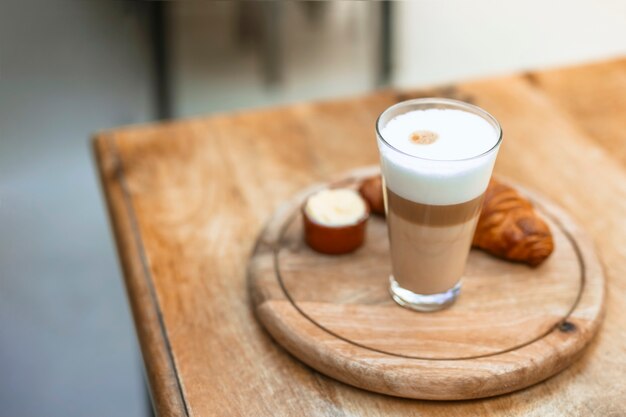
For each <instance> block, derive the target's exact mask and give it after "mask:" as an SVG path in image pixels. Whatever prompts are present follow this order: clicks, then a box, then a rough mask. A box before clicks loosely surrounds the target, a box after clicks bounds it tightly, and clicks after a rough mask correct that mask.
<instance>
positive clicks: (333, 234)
mask: <svg viewBox="0 0 626 417" xmlns="http://www.w3.org/2000/svg"><path fill="white" fill-rule="evenodd" d="M366 206H367V205H366ZM305 208H306V203H305V204H304V205H303V206H302V219H303V223H304V240H305V241H306V243H307V245H309V246H310V247H311V249H313V250H315V251H317V252H320V253H324V254H327V255H342V254H345V253H350V252H354V251H355V250H357V249H358V248H359V247H361V246H362V245H363V242H364V241H365V230H366V225H367V219H368V217H369V209H366V212H365V214H364V215H363V216H362V217H361V218H360V219H359V220H358V221H357V222H356V223H352V224H348V225H340V226H330V225H326V224H322V223H319V222H317V221H315V219H312V218H310V217H309V215H308V214H307V212H306V210H305Z"/></svg>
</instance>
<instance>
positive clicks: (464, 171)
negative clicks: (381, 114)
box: [379, 109, 499, 205]
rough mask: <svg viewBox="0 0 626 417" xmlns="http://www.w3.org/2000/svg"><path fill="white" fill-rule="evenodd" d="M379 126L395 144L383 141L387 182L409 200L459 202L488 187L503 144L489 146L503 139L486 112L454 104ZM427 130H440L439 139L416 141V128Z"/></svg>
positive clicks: (412, 114)
mask: <svg viewBox="0 0 626 417" xmlns="http://www.w3.org/2000/svg"><path fill="white" fill-rule="evenodd" d="M379 129H380V134H381V135H382V137H383V138H384V139H385V141H386V142H387V143H389V144H390V145H391V146H393V148H392V147H391V146H389V145H387V144H385V143H383V142H382V141H380V140H379V149H380V155H381V166H382V171H383V176H384V179H385V183H386V185H387V187H389V188H390V189H391V190H392V191H393V192H395V193H396V194H398V195H400V196H402V197H404V198H405V199H407V200H411V201H415V202H418V203H422V204H432V205H447V204H459V203H463V202H465V201H469V200H471V199H474V198H476V197H478V196H480V195H481V194H482V193H483V192H484V191H485V189H486V188H487V184H488V183H489V178H490V177H491V171H492V169H493V165H494V163H495V159H496V155H497V149H494V150H493V151H491V152H488V151H489V150H490V149H492V148H493V147H494V145H495V144H496V143H497V141H498V139H499V131H498V130H497V129H496V128H495V127H494V126H492V125H491V124H490V123H489V122H488V121H487V120H485V119H483V118H482V117H480V116H478V115H475V114H473V113H469V112H466V111H462V110H453V109H426V110H414V111H411V112H408V113H404V114H401V115H399V116H396V117H395V118H393V119H392V120H390V121H389V122H388V123H387V124H386V125H384V126H380V128H379ZM424 130H426V131H432V132H434V133H436V134H437V135H438V139H437V140H436V141H435V142H434V143H431V144H416V143H414V142H412V141H411V139H410V136H411V134H412V133H413V132H415V131H424ZM394 148H395V149H394ZM399 151H401V152H399ZM467 158H471V159H467Z"/></svg>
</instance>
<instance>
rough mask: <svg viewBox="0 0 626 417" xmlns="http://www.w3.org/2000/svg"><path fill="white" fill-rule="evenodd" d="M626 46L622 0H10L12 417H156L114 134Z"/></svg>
mask: <svg viewBox="0 0 626 417" xmlns="http://www.w3.org/2000/svg"><path fill="white" fill-rule="evenodd" d="M624 55H626V2H624V1H622V0H598V1H595V2H589V1H584V0H568V1H566V0H555V1H551V2H545V1H540V0H526V1H516V2H513V1H506V2H503V1H490V0H473V1H467V0H449V1H445V2H442V1H435V0H415V1H411V2H398V3H396V2H261V1H257V2H244V1H238V2H227V1H183V0H181V1H170V2H143V1H133V0H126V1H121V0H118V1H115V0H100V1H99V0H92V1H85V0H73V1H72V0H40V1H36V0H26V1H18V0H0V405H1V407H0V408H1V409H0V416H44V415H45V416H147V415H150V405H149V399H148V396H147V393H146V391H145V388H144V384H143V365H142V363H141V358H140V355H139V351H138V348H137V345H136V340H135V335H134V330H133V325H132V321H131V316H130V312H129V309H128V306H127V302H126V298H125V294H124V288H123V284H122V279H121V275H120V269H119V266H118V261H117V259H116V256H115V252H114V247H113V243H112V237H111V233H110V230H109V226H108V223H107V215H106V213H105V210H104V204H103V199H102V196H101V193H100V188H99V185H98V180H97V177H96V174H95V169H94V164H93V161H92V158H91V155H90V150H89V142H88V139H89V137H90V135H91V134H92V133H94V132H95V131H98V130H100V129H104V128H109V127H113V126H117V125H123V124H132V123H143V122H149V121H153V120H158V119H163V118H176V117H190V116H195V115H201V114H210V113H213V112H222V111H229V110H234V109H244V108H254V107H259V106H268V105H276V104H284V103H290V102H295V101H302V100H312V99H328V98H334V97H345V96H350V95H357V94H364V93H367V92H369V91H372V90H374V89H377V88H387V87H398V88H402V87H412V88H413V87H421V86H430V85H435V84H442V83H447V82H451V81H458V80H463V79H469V78H480V77H488V76H494V75H498V74H505V73H510V72H514V71H521V70H527V69H538V68H545V67H552V66H560V65H569V64H575V63H582V62H586V61H591V60H599V59H607V58H611V57H617V56H624Z"/></svg>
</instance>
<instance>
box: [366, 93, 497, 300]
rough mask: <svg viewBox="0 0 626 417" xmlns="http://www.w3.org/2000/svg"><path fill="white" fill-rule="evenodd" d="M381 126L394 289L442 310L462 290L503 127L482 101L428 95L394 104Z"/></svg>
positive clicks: (400, 297)
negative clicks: (474, 102)
mask: <svg viewBox="0 0 626 417" xmlns="http://www.w3.org/2000/svg"><path fill="white" fill-rule="evenodd" d="M376 133H377V138H378V149H379V151H380V159H381V169H382V176H383V188H384V196H385V210H386V213H387V226H388V231H389V241H390V250H391V264H392V275H391V277H390V278H389V281H390V292H391V296H392V297H393V299H394V300H395V301H396V302H397V303H398V304H400V305H402V306H404V307H408V308H411V309H414V310H418V311H434V310H439V309H441V308H444V307H446V306H448V305H449V304H451V303H453V302H454V300H455V299H456V297H457V296H458V294H459V292H460V289H461V277H462V276H463V273H464V270H465V264H466V262H467V257H468V254H469V251H470V247H471V243H472V237H473V235H474V230H475V228H476V223H477V221H478V216H479V214H480V208H481V203H482V199H483V194H484V192H485V190H486V188H487V185H488V183H489V179H490V177H491V172H492V170H493V166H494V163H495V160H496V156H497V154H498V149H499V147H500V143H501V141H502V129H501V128H500V125H499V124H498V122H497V121H496V119H495V118H494V117H493V116H491V115H490V114H489V113H487V112H486V111H485V110H483V109H481V108H479V107H477V106H474V105H471V104H468V103H464V102H461V101H457V100H451V99H443V98H425V99H417V100H409V101H404V102H401V103H398V104H396V105H394V106H391V107H389V108H388V109H387V110H385V111H384V112H383V113H382V114H381V115H380V117H379V118H378V120H377V122H376Z"/></svg>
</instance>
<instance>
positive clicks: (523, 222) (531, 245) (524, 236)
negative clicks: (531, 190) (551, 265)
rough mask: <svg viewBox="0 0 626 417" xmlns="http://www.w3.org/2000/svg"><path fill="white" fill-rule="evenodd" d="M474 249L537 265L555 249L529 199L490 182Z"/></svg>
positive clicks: (548, 233)
mask: <svg viewBox="0 0 626 417" xmlns="http://www.w3.org/2000/svg"><path fill="white" fill-rule="evenodd" d="M472 244H473V246H475V247H478V248H481V249H483V250H485V251H487V252H489V253H490V254H492V255H495V256H498V257H501V258H504V259H508V260H511V261H518V262H524V263H527V264H528V265H532V266H536V265H539V264H540V263H541V262H543V261H544V260H545V259H546V258H547V257H548V256H550V254H551V253H552V251H553V249H554V242H553V240H552V234H551V233H550V229H549V228H548V225H547V224H546V223H545V222H544V221H543V220H542V219H541V218H539V216H538V215H537V214H536V213H535V211H534V210H533V207H532V205H531V204H530V202H529V201H528V200H526V199H525V198H523V197H522V196H520V195H519V194H518V193H517V191H515V190H514V189H513V188H511V187H509V186H508V185H505V184H502V183H500V182H498V181H496V180H493V179H492V180H491V182H490V183H489V187H488V188H487V191H486V192H485V197H484V200H483V207H482V212H481V214H480V217H479V219H478V225H477V226H476V232H475V234H474V240H473V242H472Z"/></svg>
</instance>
